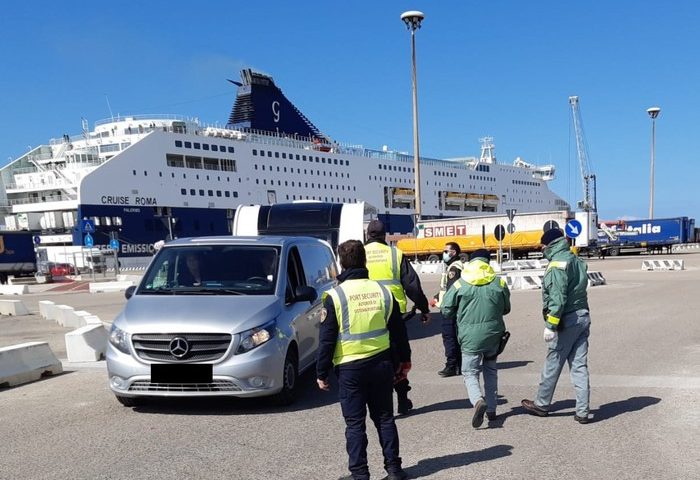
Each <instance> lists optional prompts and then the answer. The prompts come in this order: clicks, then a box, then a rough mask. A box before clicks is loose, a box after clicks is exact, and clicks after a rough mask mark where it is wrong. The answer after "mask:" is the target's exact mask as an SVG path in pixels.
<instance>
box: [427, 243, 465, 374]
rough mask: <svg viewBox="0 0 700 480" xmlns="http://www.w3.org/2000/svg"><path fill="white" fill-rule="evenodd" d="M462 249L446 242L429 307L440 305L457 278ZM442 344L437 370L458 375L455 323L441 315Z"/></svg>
mask: <svg viewBox="0 0 700 480" xmlns="http://www.w3.org/2000/svg"><path fill="white" fill-rule="evenodd" d="M460 253H462V250H461V249H460V248H459V245H458V244H456V243H455V242H447V243H446V244H445V248H444V250H443V252H442V261H443V262H445V271H444V272H443V274H442V278H441V279H440V291H439V292H438V293H437V294H435V296H434V297H433V298H432V300H431V302H430V306H431V307H438V308H439V307H440V304H441V303H442V299H443V297H444V296H445V292H446V291H447V290H448V289H449V288H450V287H451V286H452V284H453V283H454V282H455V281H456V280H457V279H458V278H459V276H460V274H461V273H462V270H463V269H464V264H463V263H462V261H461V260H460V256H459V255H460ZM442 345H443V346H444V347H445V368H443V369H442V370H440V371H439V372H438V375H440V376H441V377H443V378H446V377H453V376H455V375H460V370H461V363H462V361H461V360H462V354H461V352H460V349H459V343H458V342H457V323H456V322H455V320H454V318H452V319H449V318H446V317H444V316H443V317H442Z"/></svg>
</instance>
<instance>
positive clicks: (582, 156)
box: [569, 96, 597, 212]
mask: <svg viewBox="0 0 700 480" xmlns="http://www.w3.org/2000/svg"><path fill="white" fill-rule="evenodd" d="M578 103H579V102H578V97H577V96H571V97H569V104H570V105H571V115H572V117H573V120H574V132H575V134H576V152H577V154H578V163H579V169H580V170H581V182H582V184H583V200H582V201H581V202H579V204H578V206H579V208H580V209H581V210H583V211H584V212H589V211H596V210H597V205H596V185H595V180H596V179H595V174H593V173H591V169H590V165H589V162H588V152H587V151H586V142H585V138H584V134H583V121H582V120H581V110H580V109H579V104H578Z"/></svg>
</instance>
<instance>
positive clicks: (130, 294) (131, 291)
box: [124, 285, 136, 300]
mask: <svg viewBox="0 0 700 480" xmlns="http://www.w3.org/2000/svg"><path fill="white" fill-rule="evenodd" d="M135 291H136V286H135V285H132V286H130V287H129V288H127V289H126V291H125V292H124V296H125V297H126V299H127V300H129V299H130V298H131V297H133V296H134V292H135Z"/></svg>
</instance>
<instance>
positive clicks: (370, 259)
mask: <svg viewBox="0 0 700 480" xmlns="http://www.w3.org/2000/svg"><path fill="white" fill-rule="evenodd" d="M365 254H366V255H367V271H368V272H369V278H370V280H374V281H377V282H379V283H380V284H381V285H384V286H385V287H387V288H388V289H389V291H391V294H392V295H393V296H394V298H395V299H396V301H397V302H398V303H399V309H400V310H401V313H406V292H404V291H403V287H402V286H401V261H402V260H403V253H402V252H401V250H399V249H398V248H396V247H390V246H389V245H384V244H383V243H380V242H372V243H368V244H367V245H365Z"/></svg>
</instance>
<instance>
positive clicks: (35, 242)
mask: <svg viewBox="0 0 700 480" xmlns="http://www.w3.org/2000/svg"><path fill="white" fill-rule="evenodd" d="M40 243H41V237H40V236H39V235H34V245H39V244H40Z"/></svg>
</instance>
